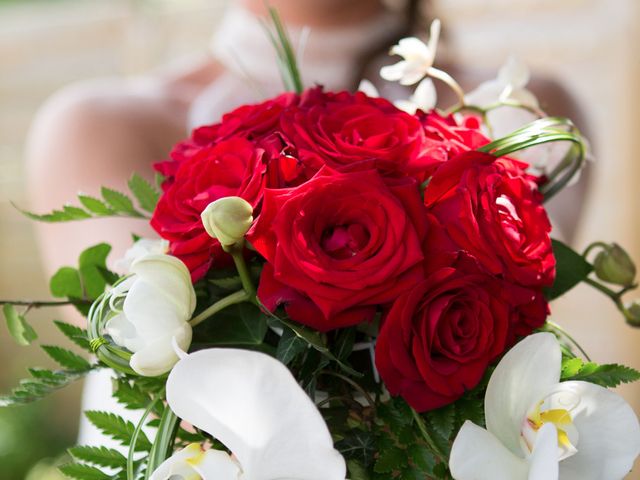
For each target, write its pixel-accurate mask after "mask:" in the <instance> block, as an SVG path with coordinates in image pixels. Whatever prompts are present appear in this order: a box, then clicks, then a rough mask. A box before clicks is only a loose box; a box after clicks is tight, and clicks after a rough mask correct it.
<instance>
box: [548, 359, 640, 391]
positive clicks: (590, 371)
mask: <svg viewBox="0 0 640 480" xmlns="http://www.w3.org/2000/svg"><path fill="white" fill-rule="evenodd" d="M575 360H580V359H573V360H571V361H567V362H565V365H566V368H564V366H563V369H562V376H561V379H562V380H563V381H566V380H581V381H583V382H590V383H595V384H596V385H600V386H601V387H605V388H613V387H617V386H618V385H620V384H621V383H631V382H635V381H637V380H640V372H638V371H637V370H636V369H634V368H631V367H627V366H625V365H618V364H616V363H608V364H603V365H598V364H596V363H593V362H587V363H582V360H580V362H581V363H582V365H581V366H580V367H578V362H576V361H575Z"/></svg>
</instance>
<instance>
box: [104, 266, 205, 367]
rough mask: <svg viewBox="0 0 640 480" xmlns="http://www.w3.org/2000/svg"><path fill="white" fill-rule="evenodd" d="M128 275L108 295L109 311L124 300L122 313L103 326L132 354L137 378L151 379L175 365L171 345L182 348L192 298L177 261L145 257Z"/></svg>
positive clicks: (186, 341)
mask: <svg viewBox="0 0 640 480" xmlns="http://www.w3.org/2000/svg"><path fill="white" fill-rule="evenodd" d="M130 272H131V273H132V276H131V277H129V278H127V279H126V280H124V281H123V282H122V283H120V284H118V285H117V286H116V287H114V289H113V290H112V292H111V302H110V303H111V306H112V309H114V310H116V311H118V309H117V308H116V306H115V303H116V300H117V299H119V298H122V297H123V296H124V297H125V299H124V303H123V305H122V309H121V311H119V313H118V314H117V315H115V316H114V317H113V318H111V319H110V320H109V321H108V322H107V325H106V328H105V330H106V333H108V334H109V335H110V336H111V338H112V339H113V341H114V342H115V343H116V344H118V345H120V346H122V347H125V348H126V349H128V350H129V351H131V352H133V355H132V356H131V360H130V365H131V368H133V370H135V371H136V372H137V373H139V374H140V375H145V376H156V375H161V374H163V373H166V372H168V371H169V370H171V368H172V367H173V365H175V363H176V362H177V361H178V356H177V355H176V353H175V351H174V348H173V342H175V343H177V345H178V346H180V348H182V349H183V350H187V349H188V348H189V345H190V344H191V333H192V332H191V325H189V323H188V320H189V319H190V318H191V315H192V314H193V311H194V310H195V307H196V295H195V291H194V289H193V285H192V283H191V276H190V274H189V270H188V269H187V267H186V266H185V264H184V263H182V262H181V261H180V260H178V259H177V258H176V257H173V256H171V255H162V254H147V255H145V256H143V257H142V258H139V259H138V260H136V261H135V262H134V263H133V264H132V265H131V269H130Z"/></svg>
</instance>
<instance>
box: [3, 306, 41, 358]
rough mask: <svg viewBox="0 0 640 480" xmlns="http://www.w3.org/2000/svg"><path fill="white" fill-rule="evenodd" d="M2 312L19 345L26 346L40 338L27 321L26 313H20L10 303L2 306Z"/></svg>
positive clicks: (10, 331)
mask: <svg viewBox="0 0 640 480" xmlns="http://www.w3.org/2000/svg"><path fill="white" fill-rule="evenodd" d="M2 312H3V313H4V318H5V320H6V321H7V329H8V330H9V333H10V334H11V336H12V337H13V339H14V340H15V341H16V343H17V344H18V345H22V346H23V347H26V346H27V345H31V342H33V341H34V340H36V339H37V338H38V334H37V333H36V331H35V330H34V329H33V327H32V326H31V325H29V324H28V323H27V320H26V319H25V318H24V315H20V314H19V313H18V312H17V310H16V308H15V307H14V306H13V305H11V304H10V303H7V304H5V305H4V306H3V307H2Z"/></svg>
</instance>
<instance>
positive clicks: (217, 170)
mask: <svg viewBox="0 0 640 480" xmlns="http://www.w3.org/2000/svg"><path fill="white" fill-rule="evenodd" d="M175 163H176V166H177V168H176V171H175V173H174V174H173V176H172V177H171V181H170V182H166V183H165V184H164V185H163V190H164V193H163V195H162V197H160V201H159V202H158V205H157V207H156V209H155V211H154V212H153V217H152V218H151V226H152V227H153V228H154V229H155V230H156V232H158V234H159V235H160V236H161V237H162V238H164V239H166V240H169V244H170V247H169V248H170V251H171V254H172V255H175V256H176V257H178V258H179V259H180V260H182V261H183V262H184V263H185V264H186V265H187V267H188V268H189V271H190V272H191V277H192V279H193V281H196V280H198V279H200V278H201V277H203V276H204V275H205V274H206V273H207V271H208V270H209V267H210V266H211V265H212V263H213V262H215V264H216V265H217V266H225V265H228V264H230V261H229V258H230V257H229V256H228V255H227V254H226V253H224V252H223V250H222V247H221V246H220V242H218V240H215V239H213V238H211V237H210V236H209V234H207V232H206V231H205V229H204V226H203V225H202V221H201V218H200V214H201V213H202V211H203V210H204V209H205V208H206V207H207V205H209V203H211V202H213V201H214V200H217V199H219V198H222V197H228V196H238V197H242V198H244V199H245V200H246V201H248V202H249V203H251V204H252V205H253V206H254V207H255V206H256V205H258V203H259V202H260V200H261V198H262V193H263V189H264V173H265V171H266V163H265V161H264V150H262V149H258V148H256V147H255V146H254V144H253V143H251V142H249V141H247V140H245V139H242V138H235V139H231V140H225V141H221V142H219V143H217V144H214V145H212V146H207V147H200V148H198V149H194V150H192V152H191V154H190V157H189V159H188V161H182V162H175Z"/></svg>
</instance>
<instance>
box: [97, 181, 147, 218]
mask: <svg viewBox="0 0 640 480" xmlns="http://www.w3.org/2000/svg"><path fill="white" fill-rule="evenodd" d="M100 193H101V194H102V198H104V200H105V202H107V204H108V205H109V206H110V207H111V208H112V209H113V210H115V211H116V212H118V213H126V214H128V215H131V216H132V217H144V215H142V214H140V212H138V211H137V210H136V209H135V207H134V206H133V201H132V200H131V199H130V198H129V197H128V196H126V195H125V194H124V193H122V192H118V191H117V190H113V189H111V188H107V187H102V188H101V189H100Z"/></svg>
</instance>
